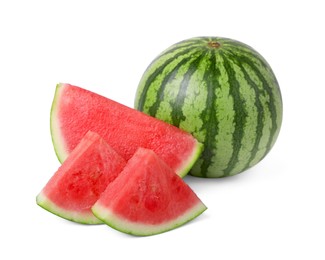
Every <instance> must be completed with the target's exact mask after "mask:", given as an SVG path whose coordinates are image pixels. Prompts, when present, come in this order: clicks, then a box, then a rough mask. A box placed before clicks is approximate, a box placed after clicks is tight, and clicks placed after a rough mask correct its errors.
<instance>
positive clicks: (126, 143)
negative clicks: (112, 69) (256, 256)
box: [51, 84, 202, 176]
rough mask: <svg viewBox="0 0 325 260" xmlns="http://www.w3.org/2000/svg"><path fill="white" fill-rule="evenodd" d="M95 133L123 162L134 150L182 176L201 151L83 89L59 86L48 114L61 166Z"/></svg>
mask: <svg viewBox="0 0 325 260" xmlns="http://www.w3.org/2000/svg"><path fill="white" fill-rule="evenodd" d="M88 130H91V131H94V132H97V133H98V134H99V135H101V136H102V137H103V138H104V139H105V140H106V141H107V143H109V144H110V145H111V146H112V147H113V148H114V149H115V150H116V151H117V152H118V153H119V154H120V155H121V156H122V157H123V158H124V159H125V160H129V159H130V158H131V157H132V155H133V154H134V153H135V151H136V150H137V148H139V147H144V148H147V149H151V150H153V151H155V153H157V155H159V156H160V157H161V158H162V159H163V160H164V161H165V162H166V163H167V164H168V165H169V166H170V167H171V168H172V169H173V170H174V171H175V172H176V173H177V174H179V175H180V176H184V175H186V174H187V172H188V171H189V170H190V168H191V167H192V165H193V164H194V162H195V161H196V159H197V158H198V156H199V155H200V153H201V151H202V144H201V143H199V142H198V141H197V140H196V139H195V138H194V137H193V136H192V135H190V134H188V133H186V132H184V131H183V130H180V129H179V128H177V127H175V126H172V125H170V124H167V123H165V122H163V121H161V120H158V119H156V118H154V117H151V116H148V115H146V114H144V113H142V112H140V111H137V110H135V109H132V108H129V107H127V106H124V105H122V104H120V103H118V102H115V101H113V100H110V99H108V98H105V97H103V96H101V95H98V94H96V93H93V92H91V91H88V90H86V89H83V88H80V87H76V86H72V85H69V84H58V85H57V88H56V92H55V97H54V100H53V104H52V110H51V134H52V140H53V144H54V148H55V151H56V154H57V156H58V158H59V160H60V161H61V162H63V161H64V160H65V159H66V157H67V156H68V155H69V154H70V153H71V151H72V150H73V149H74V147H75V146H76V145H77V144H78V143H79V142H80V140H81V138H82V137H83V136H84V135H85V133H86V132H87V131H88Z"/></svg>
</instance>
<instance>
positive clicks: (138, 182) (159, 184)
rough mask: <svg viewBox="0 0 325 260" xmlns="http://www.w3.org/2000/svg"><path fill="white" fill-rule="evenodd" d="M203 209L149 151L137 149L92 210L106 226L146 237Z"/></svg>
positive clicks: (198, 213)
mask: <svg viewBox="0 0 325 260" xmlns="http://www.w3.org/2000/svg"><path fill="white" fill-rule="evenodd" d="M206 209H207V207H206V206H205V205H204V204H203V203H202V202H201V200H200V199H199V198H198V197H197V195H196V194H195V193H194V192H193V191H192V190H191V188H190V187H189V186H188V185H187V184H186V183H185V182H184V181H183V179H182V178H181V177H180V176H178V175H177V174H176V173H175V172H174V171H173V170H172V169H171V168H170V167H169V166H168V165H167V164H166V163H165V162H163V161H162V160H161V159H160V158H159V157H158V156H157V155H156V154H155V153H154V152H153V151H151V150H148V149H144V148H139V149H138V150H137V152H136V153H135V154H134V156H133V157H132V158H131V159H130V160H129V161H128V163H127V165H126V166H125V168H124V169H123V171H122V172H121V173H120V174H119V176H118V177H117V178H116V179H115V181H114V182H112V183H110V184H109V185H108V186H107V188H106V190H105V191H104V192H103V193H102V194H101V196H100V198H99V200H98V201H97V202H96V203H95V204H94V206H93V207H92V211H93V213H94V215H95V216H97V217H98V218H99V219H101V220H102V221H103V222H105V223H106V224H108V225H109V226H111V227H113V228H115V229H117V230H119V231H122V232H125V233H129V234H133V235H137V236H147V235H154V234H158V233H162V232H165V231H168V230H171V229H174V228H176V227H178V226H180V225H182V224H184V223H186V222H188V221H190V220H191V219H193V218H195V217H197V216H198V215H200V214H201V213H202V212H204V211H205V210H206Z"/></svg>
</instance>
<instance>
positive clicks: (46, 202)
mask: <svg viewBox="0 0 325 260" xmlns="http://www.w3.org/2000/svg"><path fill="white" fill-rule="evenodd" d="M36 203H37V204H38V205H39V206H40V207H42V208H43V209H45V210H47V211H49V212H51V213H52V214H54V215H57V216H59V217H62V218H64V219H67V220H71V221H74V222H77V223H81V224H90V225H92V224H103V222H102V221H101V220H100V219H98V218H96V217H95V216H94V215H93V214H91V213H89V214H81V213H80V212H75V214H74V212H73V211H70V210H69V211H67V210H65V209H63V208H61V207H58V206H57V205H55V204H54V203H53V202H52V201H51V200H50V199H49V198H48V197H47V196H46V195H45V194H44V193H43V192H40V193H39V194H38V195H37V197H36Z"/></svg>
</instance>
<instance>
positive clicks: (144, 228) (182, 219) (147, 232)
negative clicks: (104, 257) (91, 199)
mask: <svg viewBox="0 0 325 260" xmlns="http://www.w3.org/2000/svg"><path fill="white" fill-rule="evenodd" d="M206 209H207V207H206V206H205V205H204V204H203V203H202V202H199V203H197V204H196V205H195V206H194V207H192V208H191V209H189V210H188V211H186V212H185V213H184V214H183V215H181V216H179V217H178V218H176V219H174V220H172V221H168V222H166V223H163V224H160V225H148V224H144V223H133V222H130V221H127V220H124V219H123V218H121V217H119V216H117V215H115V214H114V213H113V212H112V211H110V210H109V209H107V208H106V207H103V206H102V205H101V204H100V203H95V204H94V206H93V207H92V209H91V210H92V212H93V214H94V215H95V216H96V217H97V218H99V219H101V220H102V221H103V222H104V223H105V224H107V225H108V226H110V227H112V228H114V229H116V230H118V231H121V232H124V233H127V234H130V235H134V236H151V235H156V234H160V233H163V232H167V231H169V230H172V229H175V228H177V227H179V226H181V225H183V224H185V223H187V222H189V221H191V220H192V219H194V218H196V217H197V216H199V215H201V214H202V213H203V212H204V211H205V210H206Z"/></svg>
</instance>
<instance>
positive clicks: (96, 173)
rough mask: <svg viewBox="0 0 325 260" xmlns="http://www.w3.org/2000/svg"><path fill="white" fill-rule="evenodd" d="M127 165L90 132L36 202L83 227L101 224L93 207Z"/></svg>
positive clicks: (102, 140)
mask: <svg viewBox="0 0 325 260" xmlns="http://www.w3.org/2000/svg"><path fill="white" fill-rule="evenodd" d="M125 165H126V161H125V160H124V159H123V158H122V157H121V156H120V155H118V154H117V153H116V152H115V151H114V150H113V149H112V148H111V147H110V146H109V145H108V144H107V143H106V142H105V141H104V139H103V138H101V137H100V136H99V135H98V134H97V133H94V132H91V131H89V132H87V134H86V135H85V136H84V137H83V138H82V140H81V141H80V143H79V144H78V145H77V146H76V147H75V149H74V150H73V151H72V152H71V153H70V155H69V157H68V158H67V159H66V160H65V161H64V163H63V164H62V165H61V167H60V168H59V169H58V171H57V172H56V173H55V174H54V175H53V176H52V178H51V179H50V180H49V182H48V183H47V184H46V186H45V187H44V188H43V190H42V191H41V192H40V193H39V195H38V196H37V198H36V202H37V204H38V205H39V206H41V207H43V208H44V209H46V210H48V211H50V212H52V213H54V214H56V215H58V216H60V217H62V218H65V219H68V220H72V221H75V222H79V223H84V224H98V223H102V222H101V221H100V220H99V219H98V218H96V217H95V216H94V215H93V214H92V212H91V207H92V206H93V204H94V203H95V202H96V201H97V199H98V198H99V195H100V194H101V193H102V192H103V191H104V190H105V188H106V187H107V185H108V184H109V183H110V182H112V181H113V180H114V179H115V178H116V177H117V175H118V174H119V173H120V172H121V171H122V169H123V168H124V166H125Z"/></svg>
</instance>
